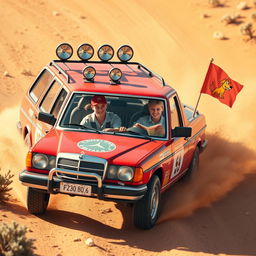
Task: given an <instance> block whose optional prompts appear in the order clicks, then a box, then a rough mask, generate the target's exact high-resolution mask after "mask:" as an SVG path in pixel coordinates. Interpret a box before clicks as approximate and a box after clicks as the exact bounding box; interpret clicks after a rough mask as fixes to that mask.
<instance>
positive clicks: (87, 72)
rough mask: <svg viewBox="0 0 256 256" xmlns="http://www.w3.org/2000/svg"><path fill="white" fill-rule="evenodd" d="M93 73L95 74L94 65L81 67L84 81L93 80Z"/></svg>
mask: <svg viewBox="0 0 256 256" xmlns="http://www.w3.org/2000/svg"><path fill="white" fill-rule="evenodd" d="M95 75H96V70H95V68H94V67H92V66H87V67H85V68H84V69H83V76H84V79H85V82H93V80H94V77H95Z"/></svg>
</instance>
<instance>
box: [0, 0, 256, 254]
mask: <svg viewBox="0 0 256 256" xmlns="http://www.w3.org/2000/svg"><path fill="white" fill-rule="evenodd" d="M222 2H223V3H224V6H222V7H217V8H211V7H209V5H208V1H207V0H194V1H192V0H187V1H178V0H175V1H174V0H173V1H167V0H150V1H148V0H147V1H146V0H139V1H136V0H129V1H118V0H108V1H103V0H95V1H93V0H85V1H82V0H73V1H68V0H56V1H46V0H36V1H32V0H19V1H16V0H15V1H14V0H1V1H0V8H1V15H0V23H1V24H2V25H1V29H0V42H1V43H0V83H1V88H0V111H1V113H0V123H1V138H0V149H1V152H0V161H1V162H0V167H1V172H5V171H6V170H8V169H11V171H12V172H13V173H14V174H15V179H14V184H13V193H12V194H13V198H14V199H13V200H12V201H11V202H9V203H8V204H6V205H0V207H1V208H0V209H1V212H0V221H1V222H11V221H13V220H14V221H16V222H18V223H20V224H22V225H25V226H27V227H28V229H29V231H28V237H31V238H34V239H36V241H35V246H36V250H35V253H36V255H40V256H52V255H53V256H57V255H59V256H61V255H63V256H64V255H65V256H70V255H76V256H80V255H108V256H111V255H117V256H119V255H124V256H125V255H140V256H141V255H161V256H164V255H166V256H167V255H168V256H174V255H177V256H183V255H184V256H188V255H189V256H190V255H204V256H208V255H256V244H255V239H256V230H255V227H256V217H255V216H256V205H255V194H256V188H255V182H256V176H255V173H256V162H255V159H256V158H255V155H256V152H255V151H256V146H255V140H256V129H255V128H256V126H255V124H256V115H255V107H256V103H255V92H256V90H255V67H256V41H255V40H249V41H248V40H246V38H245V37H243V36H242V35H241V34H240V27H241V26H242V25H243V24H246V23H248V22H252V20H251V18H250V16H251V14H252V13H254V12H256V9H255V8H254V7H253V1H252V0H250V1H249V0H248V1H247V3H248V6H249V8H247V9H246V10H237V8H236V6H237V4H238V3H239V1H236V0H232V1H231V0H230V1H229V0H226V1H224V0H223V1H222ZM236 13H239V14H240V15H241V18H240V19H239V22H237V24H230V25H225V24H224V23H223V22H221V18H222V16H223V15H225V14H230V15H233V14H236ZM254 27H255V28H256V23H254ZM214 32H222V33H224V35H225V37H226V40H218V39H214V38H213V36H212V35H213V33H214ZM61 42H69V43H71V44H72V45H73V47H74V48H76V47H77V46H78V45H79V44H81V43H85V42H87V43H90V44H92V45H93V46H94V47H95V48H97V47H99V46H100V45H102V44H104V43H108V44H110V45H112V46H113V47H114V48H115V49H117V48H118V47H119V46H120V45H122V44H129V45H131V46H132V47H133V48H134V51H135V56H134V60H135V61H138V62H142V63H143V64H145V65H146V66H148V67H149V68H150V69H152V70H155V71H156V72H157V73H159V74H160V75H162V76H163V77H164V78H165V80H166V81H167V83H168V84H170V85H171V86H173V87H174V88H175V89H177V91H178V92H179V95H180V97H181V99H182V101H183V102H185V103H187V104H189V105H192V106H195V104H196V101H197V97H198V96H199V91H200V89H201V86H202V83H203V80H204V77H205V74H206V71H207V68H208V64H209V62H210V59H211V58H214V63H216V64H217V65H219V66H221V67H222V68H223V69H224V70H225V71H226V72H227V73H228V74H229V75H230V76H231V78H233V79H234V80H236V81H238V82H240V83H241V84H243V85H244V88H243V90H242V91H241V93H240V94H239V95H238V97H237V100H236V102H235V104H234V106H233V108H232V109H230V108H229V107H227V106H225V105H223V104H221V103H219V102H218V101H217V100H216V99H214V98H212V97H210V96H208V95H203V96H202V98H201V101H200V104H199V110H200V111H201V112H203V113H204V114H205V115H206V118H207V124H208V128H207V131H208V139H209V146H208V149H207V150H206V151H205V152H204V153H203V155H202V158H201V163H200V171H199V172H198V173H197V175H196V176H195V177H194V179H193V180H191V181H190V182H189V183H188V184H186V186H184V185H182V184H177V185H175V186H174V187H173V189H171V190H170V191H169V192H167V193H166V194H165V195H163V201H164V208H163V211H162V215H161V217H160V220H159V224H158V225H156V226H155V227H154V228H153V229H152V230H149V231H142V230H137V229H135V228H134V227H133V226H132V221H131V208H129V207H127V206H123V205H115V204H114V203H112V202H103V201H98V200H95V199H90V198H79V197H67V196H61V195H58V196H54V197H52V198H51V201H50V206H49V210H48V211H47V213H46V214H45V215H44V216H41V217H36V216H33V215H30V214H28V213H27V211H26V207H25V200H26V198H25V197H26V196H25V195H26V189H25V188H24V187H23V186H21V185H20V184H19V182H18V172H19V171H20V170H21V169H22V168H23V167H24V159H25V154H26V150H27V149H26V148H25V147H24V146H23V142H22V140H21V138H20V137H19V135H18V133H17V131H16V127H15V125H16V122H17V121H18V118H19V117H18V109H19V104H20V101H21V99H22V95H23V93H24V92H25V90H26V89H27V88H28V86H29V85H30V84H31V83H32V82H33V80H34V79H35V76H36V75H37V74H38V72H39V71H40V69H41V68H42V67H43V66H44V65H45V64H46V63H48V62H49V61H50V60H52V59H55V58H56V56H55V47H56V45H57V44H59V43H61ZM87 238H92V239H93V240H94V242H95V246H94V247H88V246H86V244H85V240H86V239H87Z"/></svg>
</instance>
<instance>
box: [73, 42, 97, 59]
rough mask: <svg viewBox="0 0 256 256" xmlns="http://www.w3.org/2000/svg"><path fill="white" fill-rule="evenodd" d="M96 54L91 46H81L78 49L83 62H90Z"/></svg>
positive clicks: (78, 54)
mask: <svg viewBox="0 0 256 256" xmlns="http://www.w3.org/2000/svg"><path fill="white" fill-rule="evenodd" d="M93 54H94V49H93V47H92V46H91V45H90V44H81V45H80V46H79V47H78V49H77V56H78V57H79V58H80V59H81V60H89V59H91V58H92V56H93Z"/></svg>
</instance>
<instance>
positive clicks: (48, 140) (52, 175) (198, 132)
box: [19, 60, 207, 228]
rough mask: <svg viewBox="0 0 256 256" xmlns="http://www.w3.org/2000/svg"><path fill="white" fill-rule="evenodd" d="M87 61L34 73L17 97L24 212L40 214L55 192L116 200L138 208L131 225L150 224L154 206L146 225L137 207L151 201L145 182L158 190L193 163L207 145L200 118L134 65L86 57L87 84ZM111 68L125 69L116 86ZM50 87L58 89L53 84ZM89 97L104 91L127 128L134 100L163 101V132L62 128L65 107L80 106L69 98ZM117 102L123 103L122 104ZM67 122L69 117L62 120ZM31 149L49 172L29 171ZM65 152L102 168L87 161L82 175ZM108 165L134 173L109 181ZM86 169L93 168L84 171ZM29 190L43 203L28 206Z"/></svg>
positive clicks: (31, 168) (64, 63)
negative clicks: (89, 74)
mask: <svg viewBox="0 0 256 256" xmlns="http://www.w3.org/2000/svg"><path fill="white" fill-rule="evenodd" d="M85 65H86V64H85V63H84V62H83V61H61V60H60V61H52V62H51V63H50V64H49V65H47V66H46V67H45V68H44V69H43V71H42V72H41V73H40V74H39V76H38V77H37V79H36V80H35V82H34V83H33V84H32V86H31V87H30V88H29V89H28V91H27V92H26V95H25V97H24V99H23V102H22V105H21V111H20V122H19V127H20V131H21V134H22V136H23V137H24V138H25V140H26V142H27V144H28V145H30V146H31V148H30V151H29V153H28V157H27V166H26V169H25V170H23V171H22V172H21V173H20V181H21V182H22V183H23V184H24V185H26V186H28V188H29V191H28V209H29V211H30V212H32V213H36V214H37V213H42V212H44V211H45V209H46V207H44V205H45V204H46V206H47V203H48V201H47V200H48V199H49V194H54V193H66V194H72V195H82V196H83V195H85V196H91V197H98V198H100V199H106V200H114V201H120V200H121V201H126V202H131V203H134V204H135V205H137V208H138V209H139V210H136V209H135V212H136V211H137V212H136V213H135V214H136V218H137V220H136V221H135V225H136V226H138V227H141V228H150V227H152V226H153V225H154V223H155V221H156V219H157V216H158V209H157V214H156V216H154V218H153V219H151V220H150V222H148V221H146V222H145V221H144V220H143V214H144V213H142V212H141V211H142V210H141V206H140V204H141V202H142V200H144V201H145V200H147V201H148V200H149V202H148V204H149V208H150V204H152V202H153V204H154V201H152V200H153V199H152V198H153V196H152V198H150V199H145V198H147V197H148V195H147V193H150V192H149V191H150V190H151V189H149V184H150V186H151V183H159V184H160V186H159V192H160V193H162V192H163V191H164V190H166V189H167V188H168V187H170V186H171V185H172V184H173V183H174V182H176V181H177V180H178V179H180V178H181V177H182V176H183V175H184V174H185V173H186V172H187V171H191V170H190V169H191V168H194V167H193V166H192V165H193V160H194V161H198V159H195V157H194V156H195V154H196V152H202V151H203V150H204V148H205V147H206V145H207V140H206V139H205V128H206V124H205V117H204V116H203V115H202V114H200V113H199V112H196V113H195V115H194V113H193V112H194V109H193V108H191V107H188V106H186V105H184V104H182V103H181V102H180V100H179V97H178V95H177V92H176V91H175V90H174V89H173V88H172V87H171V86H168V85H166V84H165V82H164V80H163V79H162V78H161V77H160V76H158V75H156V74H155V73H154V72H152V71H150V70H149V69H147V68H146V67H144V66H143V65H141V64H139V63H121V62H120V63H119V62H109V63H101V62H98V61H97V62H96V61H95V62H90V65H92V66H93V67H94V68H95V70H96V71H97V74H96V76H95V79H94V81H91V82H90V81H89V82H88V81H85V80H84V77H83V74H82V70H83V68H84V67H85ZM87 65H88V63H87ZM113 66H114V67H116V68H119V69H120V70H121V71H122V73H123V76H122V78H121V80H120V83H112V82H110V79H109V76H108V72H109V70H110V69H111V68H113ZM40 84H43V85H42V86H41V88H39V85H40ZM53 85H54V86H56V88H57V89H51V88H53ZM57 85H58V86H57ZM37 87H38V88H37ZM39 89H40V90H39ZM51 90H52V92H51ZM81 95H82V96H81ZM92 95H104V96H106V97H107V98H108V101H109V107H110V108H111V111H113V112H115V113H119V116H120V117H121V119H122V120H124V124H123V125H124V126H126V127H128V126H129V125H130V126H132V125H131V123H130V121H131V120H129V119H130V118H132V115H133V114H134V113H135V112H136V111H137V110H141V106H142V105H143V104H142V103H140V102H144V101H148V100H149V99H157V100H161V101H162V102H163V103H164V108H165V110H164V115H165V119H166V122H165V131H166V132H165V136H163V137H149V136H146V137H145V136H140V135H139V134H138V135H136V134H134V133H131V134H129V133H113V132H101V133H97V132H92V131H86V130H84V131H81V130H80V129H78V128H77V129H76V127H67V126H65V124H63V122H64V121H63V119H65V118H66V115H67V113H69V114H70V111H71V110H70V108H71V107H70V106H71V105H72V104H73V105H72V108H73V107H74V106H77V105H76V104H78V103H72V101H73V102H75V99H76V98H75V97H78V98H79V97H80V96H81V97H80V98H82V97H85V96H86V97H87V96H88V97H89V96H92ZM118 100H119V101H120V100H121V101H122V100H123V101H122V102H121V103H122V104H121V105H118V104H117V106H115V104H114V103H115V102H118ZM76 102H77V101H76ZM172 102H174V104H175V109H176V110H177V114H178V120H179V128H185V129H190V130H191V135H190V136H189V137H187V138H185V137H184V136H183V135H177V136H175V131H174V130H175V127H172V125H173V124H172V112H171V111H170V110H171V109H172V107H173V106H172ZM123 103H125V104H126V106H122V105H124V104H123ZM140 104H142V105H140ZM127 106H128V107H127ZM129 109H133V110H134V111H133V112H134V113H131V111H130V110H129ZM129 111H130V112H129ZM40 112H41V113H42V112H45V113H48V114H50V115H51V118H54V122H53V123H52V124H53V125H51V124H49V123H50V122H48V123H46V122H42V121H40V120H42V118H40ZM70 115H71V114H70ZM66 120H69V119H67V118H66ZM66 122H67V121H66ZM78 125H79V124H78ZM71 126H72V125H71ZM84 141H86V143H87V142H88V141H89V142H90V143H91V142H95V143H96V142H97V143H100V144H97V143H96V144H91V145H96V146H97V147H98V146H100V147H102V148H105V147H109V146H111V145H114V146H113V148H112V149H111V150H105V149H103V152H100V150H101V149H99V150H96V149H95V150H94V148H93V146H91V149H89V151H88V150H86V148H85V149H84V148H83V147H82V148H81V147H80V146H79V145H82V144H79V143H83V142H84ZM101 143H102V145H101ZM87 144H88V143H87ZM36 154H39V155H38V157H43V158H44V155H46V158H47V157H48V160H47V161H48V163H50V161H51V159H50V158H51V157H53V158H52V159H54V160H52V161H53V162H54V161H55V163H53V165H52V166H51V169H49V168H48V169H47V168H35V166H33V161H37V160H35V159H33V158H35V155H36ZM41 154H42V155H43V156H42V155H41ZM69 156H70V157H71V156H72V157H74V158H72V157H71V158H70V159H73V160H74V159H77V161H78V162H77V163H79V164H81V161H82V160H81V159H83V158H84V159H87V158H88V159H90V160H89V161H92V162H93V166H94V165H96V164H97V163H96V162H97V159H99V162H100V163H101V164H102V166H104V168H103V169H104V171H102V173H99V172H96V173H95V172H94V171H93V170H94V169H93V168H94V167H88V166H89V165H88V166H87V167H85V168H87V169H86V172H85V174H84V173H83V172H82V171H81V170H80V169H79V167H77V168H74V166H73V167H72V168H71V169H69V168H68V164H66V163H71V162H72V161H73V160H72V161H71V160H67V159H69ZM54 157H56V158H54ZM60 159H66V160H60ZM79 159H80V160H81V161H80V160H79ZM38 161H39V160H38ZM58 161H63V163H64V164H63V163H58ZM65 161H66V162H65ZM74 161H75V160H74ZM40 163H41V162H40ZM65 164H66V165H65ZM194 164H195V163H194ZM49 165H50V164H49ZM110 166H114V167H113V168H116V169H117V172H119V171H120V168H121V167H122V166H125V167H129V168H132V170H133V175H134V176H133V178H132V179H131V180H129V181H126V180H119V179H118V178H115V179H111V178H109V177H108V171H109V170H108V168H110ZM90 168H92V169H91V170H90ZM118 168H119V169H118ZM129 170H131V169H129ZM62 171H63V172H62ZM109 172H110V171H109ZM83 175H85V176H83ZM114 175H117V174H114ZM152 177H154V180H156V179H157V182H153V181H152ZM158 180H159V182H158ZM61 182H64V185H62V186H65V185H66V186H68V184H70V185H72V184H75V185H81V187H80V189H82V190H84V189H87V188H88V187H90V191H89V194H87V193H84V194H81V193H75V191H72V187H70V193H69V192H68V191H66V190H65V192H63V189H64V188H63V187H62V188H60V183H61ZM75 185H74V186H75ZM83 186H86V187H83ZM152 186H153V185H152ZM75 189H79V187H78V186H76V187H74V190H75ZM154 189H155V187H153V192H154ZM157 190H158V189H156V191H155V192H156V194H157V193H158V192H157ZM153 192H152V193H153ZM35 195H36V196H38V195H39V197H38V198H40V199H39V201H40V202H41V205H37V206H36V207H37V208H35V206H31V202H30V201H33V202H34V201H36V199H35ZM159 198H160V194H159ZM37 200H38V199H37ZM144 203H145V202H144ZM156 203H157V204H158V203H159V202H158V201H157V202H156ZM36 204H38V203H36ZM142 205H143V202H142ZM157 207H158V206H157ZM135 208H136V207H135ZM138 212H139V213H138ZM149 214H150V213H149ZM138 216H139V217H138ZM145 223H146V224H145Z"/></svg>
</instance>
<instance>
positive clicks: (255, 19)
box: [251, 12, 256, 22]
mask: <svg viewBox="0 0 256 256" xmlns="http://www.w3.org/2000/svg"><path fill="white" fill-rule="evenodd" d="M251 18H252V20H253V21H254V22H256V12H254V13H252V15H251Z"/></svg>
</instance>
